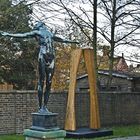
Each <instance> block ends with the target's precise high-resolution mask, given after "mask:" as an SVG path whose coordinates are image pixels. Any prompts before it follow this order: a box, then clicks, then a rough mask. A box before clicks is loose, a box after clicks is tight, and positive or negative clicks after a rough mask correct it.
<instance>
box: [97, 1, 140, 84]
mask: <svg viewBox="0 0 140 140" xmlns="http://www.w3.org/2000/svg"><path fill="white" fill-rule="evenodd" d="M138 5H139V6H140V2H139V1H138V0H127V1H126V0H112V1H111V0H102V1H101V3H100V9H101V10H100V13H99V14H100V15H101V16H102V17H103V19H104V18H105V19H106V20H104V21H103V20H102V22H104V24H100V27H98V29H99V30H98V31H99V33H100V34H101V35H102V36H103V37H104V38H105V40H106V41H107V42H108V43H109V44H110V55H109V58H110V63H109V70H110V76H109V80H108V86H109V85H110V84H111V79H112V70H113V62H114V50H115V47H118V46H121V45H124V44H125V45H126V44H128V45H130V44H133V45H134V40H135V39H134V37H135V36H134V35H136V33H137V32H138V30H139V29H140V24H139V23H138V22H137V16H138V15H139V13H140V8H139V6H138ZM135 41H136V40H135Z"/></svg>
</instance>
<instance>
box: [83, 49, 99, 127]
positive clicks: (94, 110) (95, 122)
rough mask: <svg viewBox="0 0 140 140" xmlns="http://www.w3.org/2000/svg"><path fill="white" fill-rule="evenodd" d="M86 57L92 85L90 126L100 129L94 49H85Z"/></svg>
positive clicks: (90, 84) (90, 85)
mask: <svg viewBox="0 0 140 140" xmlns="http://www.w3.org/2000/svg"><path fill="white" fill-rule="evenodd" d="M84 59H85V64H86V68H87V73H88V81H89V87H90V128H92V129H99V128H100V119H99V106H98V98H97V89H96V73H95V65H94V54H93V50H92V49H84Z"/></svg>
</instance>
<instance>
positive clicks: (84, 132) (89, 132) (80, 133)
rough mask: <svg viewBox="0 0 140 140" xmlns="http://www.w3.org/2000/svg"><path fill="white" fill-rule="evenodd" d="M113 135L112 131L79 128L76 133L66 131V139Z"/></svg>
mask: <svg viewBox="0 0 140 140" xmlns="http://www.w3.org/2000/svg"><path fill="white" fill-rule="evenodd" d="M110 135H113V131H112V130H106V129H98V130H95V129H90V128H79V129H77V130H75V131H66V138H77V139H80V138H95V137H104V136H110Z"/></svg>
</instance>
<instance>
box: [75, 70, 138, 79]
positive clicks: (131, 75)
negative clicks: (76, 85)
mask: <svg viewBox="0 0 140 140" xmlns="http://www.w3.org/2000/svg"><path fill="white" fill-rule="evenodd" d="M98 74H100V75H109V70H98ZM87 76H88V74H84V75H81V76H79V77H78V78H77V80H80V79H82V78H85V77H87ZM112 76H113V77H119V78H124V79H128V80H134V79H140V73H134V72H133V73H131V72H120V71H114V70H113V73H112Z"/></svg>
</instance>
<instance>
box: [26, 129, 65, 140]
mask: <svg viewBox="0 0 140 140" xmlns="http://www.w3.org/2000/svg"><path fill="white" fill-rule="evenodd" d="M24 136H25V140H64V137H65V136H66V131H65V130H55V131H46V132H44V131H37V130H31V129H26V130H24Z"/></svg>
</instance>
